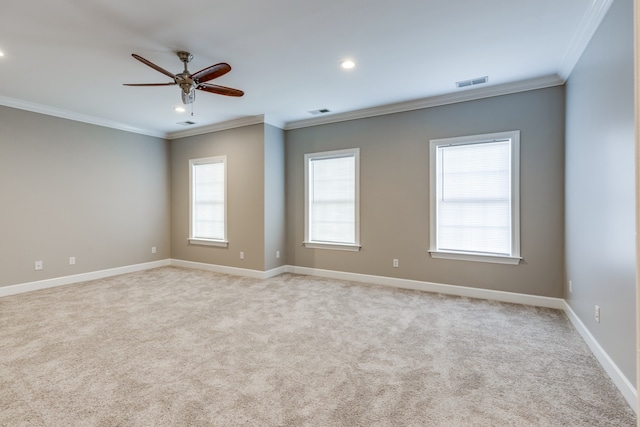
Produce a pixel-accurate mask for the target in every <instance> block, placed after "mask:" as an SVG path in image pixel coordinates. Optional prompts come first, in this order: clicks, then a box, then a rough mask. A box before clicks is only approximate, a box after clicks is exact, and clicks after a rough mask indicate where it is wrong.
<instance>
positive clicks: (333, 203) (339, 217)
mask: <svg viewBox="0 0 640 427" xmlns="http://www.w3.org/2000/svg"><path fill="white" fill-rule="evenodd" d="M359 157H360V150H359V149H358V148H354V149H349V150H339V151H328V152H324V153H314V154H305V156H304V161H305V170H304V176H305V241H304V244H305V246H306V247H307V248H323V249H340V250H352V251H357V250H359V249H360V225H359V216H360V212H359V210H360V209H359V200H358V199H359V193H360V189H359V175H360V173H359V169H360V161H359Z"/></svg>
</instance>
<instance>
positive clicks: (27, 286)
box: [0, 259, 169, 297]
mask: <svg viewBox="0 0 640 427" xmlns="http://www.w3.org/2000/svg"><path fill="white" fill-rule="evenodd" d="M167 265H169V260H168V259H165V260H161V261H152V262H145V263H143V264H134V265H127V266H124V267H116V268H109V269H107V270H99V271H91V272H88V273H80V274H74V275H72V276H63V277H55V278H53V279H45V280H38V281H36V282H28V283H20V284H17V285H9V286H3V287H0V297H6V296H9V295H16V294H21V293H24V292H31V291H38V290H40V289H47V288H54V287H56V286H64V285H72V284H74V283H80V282H87V281H89V280H98V279H103V278H105V277H111V276H118V275H120V274H126V273H134V272H136V271H142V270H149V269H152V268H158V267H165V266H167Z"/></svg>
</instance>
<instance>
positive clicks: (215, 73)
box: [191, 62, 231, 83]
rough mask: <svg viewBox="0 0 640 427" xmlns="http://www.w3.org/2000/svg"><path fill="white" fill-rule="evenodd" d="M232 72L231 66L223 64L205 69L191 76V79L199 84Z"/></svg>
mask: <svg viewBox="0 0 640 427" xmlns="http://www.w3.org/2000/svg"><path fill="white" fill-rule="evenodd" d="M229 71H231V65H229V64H227V63H225V62H221V63H219V64H216V65H212V66H210V67H207V68H204V69H202V70H200V71H198V72H197V73H194V74H192V75H191V78H192V79H193V80H195V81H196V82H197V83H203V82H208V81H209V80H213V79H217V78H218V77H220V76H223V75H225V74H227V73H228V72H229Z"/></svg>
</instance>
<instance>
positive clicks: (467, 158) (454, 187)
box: [429, 131, 520, 264]
mask: <svg viewBox="0 0 640 427" xmlns="http://www.w3.org/2000/svg"><path fill="white" fill-rule="evenodd" d="M429 155H430V178H431V179H430V181H431V201H430V203H431V249H430V251H429V252H430V253H431V256H432V257H433V258H449V259H461V260H468V261H484V262H496V263H504V264H518V263H519V261H520V218H519V216H520V196H519V187H520V184H519V175H520V173H519V168H520V166H519V163H520V132H519V131H511V132H501V133H495V134H486V135H475V136H465V137H458V138H446V139H435V140H431V141H430V146H429Z"/></svg>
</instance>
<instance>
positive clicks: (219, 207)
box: [190, 156, 226, 243]
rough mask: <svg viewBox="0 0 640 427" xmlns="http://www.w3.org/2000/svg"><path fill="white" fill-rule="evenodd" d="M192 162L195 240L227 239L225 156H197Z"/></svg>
mask: <svg viewBox="0 0 640 427" xmlns="http://www.w3.org/2000/svg"><path fill="white" fill-rule="evenodd" d="M190 164H191V233H190V234H191V236H190V240H191V241H192V243H206V242H207V241H225V240H226V208H225V195H226V182H225V181H226V179H225V178H226V171H225V164H226V158H225V157H224V156H221V157H211V158H206V159H195V160H191V161H190Z"/></svg>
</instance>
